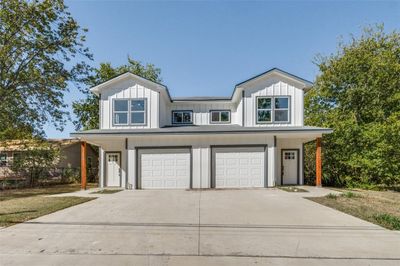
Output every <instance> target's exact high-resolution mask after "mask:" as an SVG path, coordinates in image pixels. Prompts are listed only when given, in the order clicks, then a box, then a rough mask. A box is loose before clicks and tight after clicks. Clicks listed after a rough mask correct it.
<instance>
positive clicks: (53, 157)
mask: <svg viewBox="0 0 400 266" xmlns="http://www.w3.org/2000/svg"><path fill="white" fill-rule="evenodd" d="M18 146H19V147H20V150H21V151H20V152H19V153H17V154H15V155H14V160H13V163H12V165H11V170H13V171H14V172H16V173H18V174H20V175H22V176H27V177H29V181H28V183H29V185H30V186H31V187H33V186H35V184H36V183H37V181H38V180H39V179H40V178H45V177H47V174H48V171H49V170H50V168H53V167H56V165H57V163H58V161H59V160H60V147H59V146H58V145H54V144H51V143H49V142H47V141H45V140H40V139H35V140H34V139H30V140H21V141H19V142H18Z"/></svg>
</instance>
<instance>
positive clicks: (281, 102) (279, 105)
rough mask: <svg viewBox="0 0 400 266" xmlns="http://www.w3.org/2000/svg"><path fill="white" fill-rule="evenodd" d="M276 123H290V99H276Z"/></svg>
mask: <svg viewBox="0 0 400 266" xmlns="http://www.w3.org/2000/svg"><path fill="white" fill-rule="evenodd" d="M274 114H275V117H274V121H275V122H289V98H288V97H275V109H274Z"/></svg>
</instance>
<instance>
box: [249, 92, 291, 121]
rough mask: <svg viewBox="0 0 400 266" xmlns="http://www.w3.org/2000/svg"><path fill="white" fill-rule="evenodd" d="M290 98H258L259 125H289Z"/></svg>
mask: <svg viewBox="0 0 400 266" xmlns="http://www.w3.org/2000/svg"><path fill="white" fill-rule="evenodd" d="M289 105H290V102H289V97H286V96H277V97H258V98H257V124H265V123H288V122H289V121H290V119H289V114H290V112H289Z"/></svg>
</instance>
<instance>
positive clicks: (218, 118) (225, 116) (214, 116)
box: [210, 110, 231, 124]
mask: <svg viewBox="0 0 400 266" xmlns="http://www.w3.org/2000/svg"><path fill="white" fill-rule="evenodd" d="M210 115H211V124H228V123H230V122H231V111H229V110H216V111H210Z"/></svg>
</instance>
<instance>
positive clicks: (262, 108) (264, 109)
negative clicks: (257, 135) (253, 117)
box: [257, 97, 272, 123]
mask: <svg viewBox="0 0 400 266" xmlns="http://www.w3.org/2000/svg"><path fill="white" fill-rule="evenodd" d="M271 122H272V97H258V98H257V123H271Z"/></svg>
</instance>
